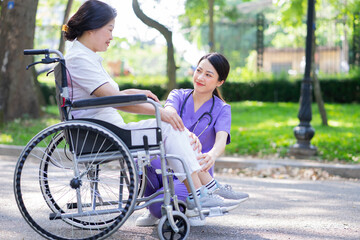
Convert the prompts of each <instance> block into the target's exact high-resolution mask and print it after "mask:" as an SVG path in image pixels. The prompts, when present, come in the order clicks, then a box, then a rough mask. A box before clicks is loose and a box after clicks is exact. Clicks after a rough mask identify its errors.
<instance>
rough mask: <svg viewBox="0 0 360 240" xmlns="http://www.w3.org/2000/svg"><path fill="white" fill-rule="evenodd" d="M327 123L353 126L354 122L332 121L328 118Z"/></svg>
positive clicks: (333, 125)
mask: <svg viewBox="0 0 360 240" xmlns="http://www.w3.org/2000/svg"><path fill="white" fill-rule="evenodd" d="M328 124H329V126H330V127H349V128H351V127H354V123H352V122H340V121H334V120H329V121H328Z"/></svg>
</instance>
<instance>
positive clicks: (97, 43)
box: [90, 19, 115, 52]
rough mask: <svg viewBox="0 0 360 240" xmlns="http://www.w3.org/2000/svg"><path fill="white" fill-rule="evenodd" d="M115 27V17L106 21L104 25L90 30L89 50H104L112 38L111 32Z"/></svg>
mask: <svg viewBox="0 0 360 240" xmlns="http://www.w3.org/2000/svg"><path fill="white" fill-rule="evenodd" d="M114 27H115V19H113V20H111V21H110V22H108V23H107V24H106V25H105V26H103V27H101V28H99V29H95V30H91V31H90V35H91V48H90V49H91V50H93V51H94V52H105V51H106V50H107V48H108V47H109V45H110V41H111V40H113V36H112V32H113V30H114Z"/></svg>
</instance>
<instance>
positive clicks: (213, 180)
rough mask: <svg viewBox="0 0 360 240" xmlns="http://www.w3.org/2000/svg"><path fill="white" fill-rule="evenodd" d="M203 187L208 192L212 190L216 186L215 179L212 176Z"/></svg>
mask: <svg viewBox="0 0 360 240" xmlns="http://www.w3.org/2000/svg"><path fill="white" fill-rule="evenodd" d="M205 187H206V188H207V189H208V190H209V192H212V191H214V190H215V189H216V188H217V186H216V181H215V179H214V178H213V179H212V180H211V181H210V182H208V183H207V184H206V185H205Z"/></svg>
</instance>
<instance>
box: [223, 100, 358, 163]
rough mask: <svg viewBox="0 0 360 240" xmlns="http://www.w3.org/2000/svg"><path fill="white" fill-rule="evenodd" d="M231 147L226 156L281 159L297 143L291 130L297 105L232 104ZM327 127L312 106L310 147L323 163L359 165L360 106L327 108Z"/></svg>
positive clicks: (315, 107)
mask: <svg viewBox="0 0 360 240" xmlns="http://www.w3.org/2000/svg"><path fill="white" fill-rule="evenodd" d="M231 107H232V113H233V115H232V127H231V134H232V136H231V137H232V143H231V144H230V145H228V147H227V148H226V151H227V153H229V154H239V155H256V156H260V157H262V156H267V155H277V156H284V155H285V154H286V153H287V151H288V148H289V147H290V146H291V145H293V144H295V143H296V138H295V137H294V135H293V128H294V127H295V126H296V125H298V119H297V111H298V104H296V103H277V104H276V103H262V102H238V103H232V104H231ZM325 108H326V111H327V113H328V118H329V119H330V120H329V126H328V127H326V126H322V125H321V118H320V115H319V113H318V109H317V106H316V105H315V104H313V106H312V109H313V121H312V122H311V125H312V127H313V128H314V129H315V136H314V138H313V139H312V144H313V145H315V146H316V147H317V148H318V153H319V154H318V157H319V158H320V159H324V160H345V161H349V162H356V161H357V162H359V161H360V147H359V146H358V144H356V142H358V141H359V140H360V123H359V121H357V120H356V119H357V118H359V113H360V111H359V110H360V105H353V104H342V105H340V104H326V105H325Z"/></svg>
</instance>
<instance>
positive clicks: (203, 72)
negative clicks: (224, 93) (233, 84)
mask: <svg viewBox="0 0 360 240" xmlns="http://www.w3.org/2000/svg"><path fill="white" fill-rule="evenodd" d="M223 82H224V81H223V80H222V81H219V74H218V73H217V71H216V70H215V68H214V67H213V65H211V63H210V62H209V60H207V59H203V60H202V61H201V62H200V63H199V65H198V66H197V68H196V69H195V72H194V75H193V84H194V91H196V92H198V93H210V94H212V92H213V91H214V89H215V88H216V87H220V86H221V85H222V84H223Z"/></svg>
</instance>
